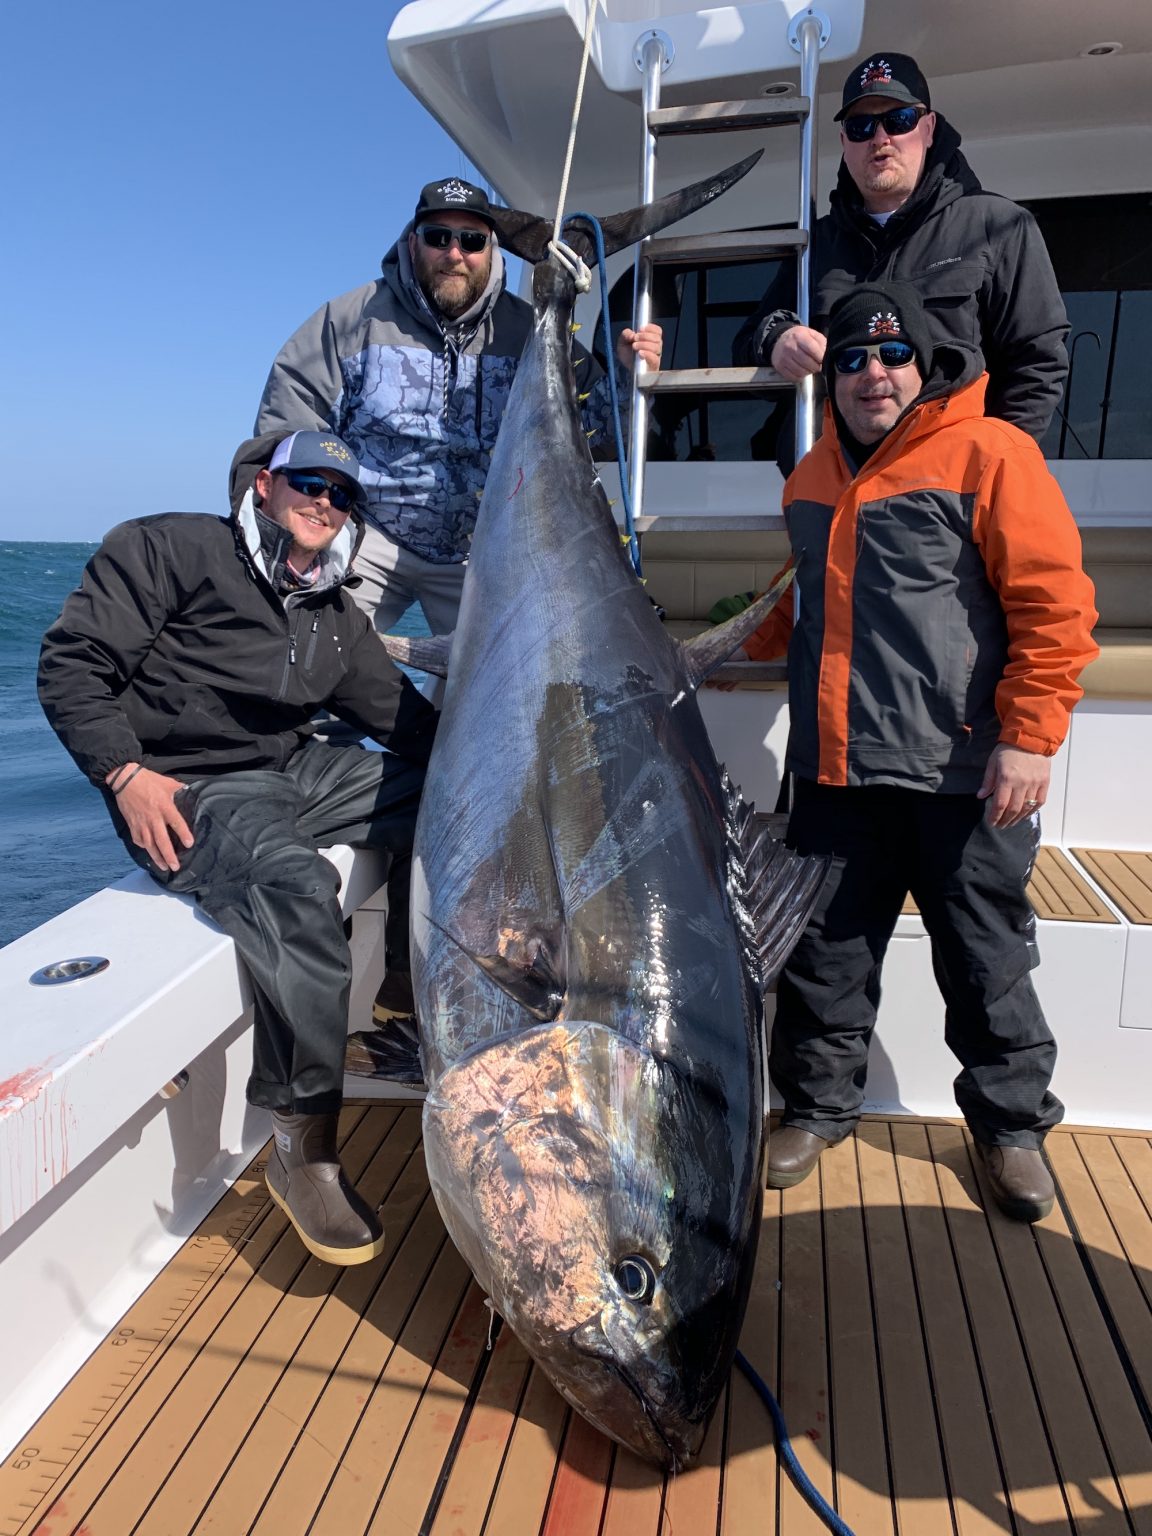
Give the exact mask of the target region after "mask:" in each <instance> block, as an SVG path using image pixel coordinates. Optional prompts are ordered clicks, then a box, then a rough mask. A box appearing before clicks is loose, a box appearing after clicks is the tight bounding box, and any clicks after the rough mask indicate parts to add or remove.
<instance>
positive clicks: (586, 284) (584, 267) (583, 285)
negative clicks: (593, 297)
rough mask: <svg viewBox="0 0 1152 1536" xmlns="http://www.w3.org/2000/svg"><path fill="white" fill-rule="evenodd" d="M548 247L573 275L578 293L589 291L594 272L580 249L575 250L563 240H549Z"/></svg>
mask: <svg viewBox="0 0 1152 1536" xmlns="http://www.w3.org/2000/svg"><path fill="white" fill-rule="evenodd" d="M548 249H549V250H550V251H551V253H552V255H553V256H555V258H556V260H557V261H558V262H559V263H560V265H561V266H562V267H563V268H564V269H565V270H566V271H567V272H569V273H571V275H572V281H573V282H574V283H575V284H576V292H577V293H587V292H588V290H589V289H590V288H591V286H592V273H591V272H590V271H589V269H588V263H587V262H586V261H585V260H584V258H583V256H581V254H580V252H579V251H574V250H573V249H572V247H571V246H570V245H565V243H564V241H563V240H549V242H548Z"/></svg>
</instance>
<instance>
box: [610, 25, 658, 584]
mask: <svg viewBox="0 0 1152 1536" xmlns="http://www.w3.org/2000/svg"><path fill="white" fill-rule="evenodd" d="M666 59H667V55H666V52H665V48H664V42H663V40H662V38H661V37H660V36H659V34H657V33H652V34H650V35H649V36H648V37H646V38H645V39H644V42H643V44H642V46H641V48H640V49H639V50H638V56H637V63H638V65H639V67H640V71H641V73H642V75H643V77H644V87H643V113H644V128H643V139H642V149H641V155H640V201H641V203H650V202H651V201H652V200H653V198H654V196H655V194H656V135H655V134H654V133H653V132H652V130H651V129H650V128H649V126H648V114H649V113H650V112H655V111H656V109H657V107H659V105H660V77H661V75H662V74H663V73H664V70H665V69H666V68H667V63H666ZM647 243H648V241H647V237H645V239H644V240H642V241H641V242H640V244H639V245H638V246H637V248H636V302H635V304H634V306H633V311H632V329H633V330H639V329H640V327H641V326H642V325H647V324H648V322H649V321H650V320H651V318H652V277H651V268H650V267H649V265H648V263H647V262H646V261H644V259H643V254H644V247H645V245H647ZM612 365H613V360H612V358H609V359H608V366H609V367H610V368H611V367H612ZM647 371H648V370H647V367H646V366H645V364H644V363H642V362H641V361H640V360H639V359H637V361H636V368H635V371H634V373H633V375H632V395H631V400H632V421H631V428H630V431H629V437H628V468H629V489H630V491H631V496H632V516H633V518H634V519H639V517H640V511H641V508H642V507H643V505H644V467H645V459H646V457H647V449H648V394H647V391H645V390H643V389H641V388H640V379H641V375H642V373H646V372H647ZM621 475H623V465H621ZM631 553H632V554H633V557H635V551H632V552H631Z"/></svg>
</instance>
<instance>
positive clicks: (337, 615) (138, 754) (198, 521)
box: [38, 434, 436, 785]
mask: <svg viewBox="0 0 1152 1536" xmlns="http://www.w3.org/2000/svg"><path fill="white" fill-rule="evenodd" d="M276 440H277V436H276V435H275V434H274V435H272V436H270V437H268V438H266V439H264V440H262V441H261V440H258V441H257V442H256V443H253V444H250V445H248V446H249V447H250V448H252V449H254V450H255V455H254V456H249V457H248V459H247V460H246V461H245V459H244V457H243V455H244V450H241V454H239V455H237V462H236V464H235V465H234V468H233V504H234V512H233V516H232V517H230V518H223V517H211V516H207V515H203V514H198V513H190V512H168V513H162V514H160V515H159V516H156V517H143V518H138V519H136V520H135V521H133V522H129V523H122V524H121V525H120V527H118V528H114V529H113V530H112V532H111V533H110V534H109V535H108V536H107V538H106V539H105V540H104V542H103V544H102V545H101V546H100V548H99V550H97V552H96V554H94V555H93V556H92V558H91V560H89V562H88V564H87V566H86V567H85V570H84V575H83V578H82V580H81V583H80V586H79V588H78V589H77V590H76V591H75V592H73V593H72V594H71V595H70V596H69V598H68V599H67V601H66V602H65V604H64V609H63V612H62V613H61V615H60V617H59V618H58V619H57V621H56V623H55V624H53V625H52V627H51V629H50V630H49V631H48V633H47V634H46V635H45V637H44V643H43V646H42V649H41V653H40V672H39V679H38V682H39V691H40V702H41V704H42V706H43V708H44V712H45V714H46V715H47V716H48V720H49V723H50V724H51V726H52V728H53V729H54V730H55V732H56V734H57V735H58V736H59V737H60V740H61V741H62V742H63V744H64V746H65V747H66V748H67V750H68V751H69V752H70V753H71V755H72V757H73V759H74V760H75V762H76V764H77V766H78V767H79V768H80V770H81V771H82V772H83V773H85V774H86V775H87V776H88V777H89V778H90V779H91V780H92V781H93V782H94V783H95V784H97V785H102V784H103V782H104V780H105V778H106V777H107V775H108V774H109V773H110V772H111V771H112V769H113V768H116V767H119V765H120V764H121V763H126V762H133V761H135V762H141V763H143V764H144V765H145V767H147V768H152V769H154V770H155V771H156V772H158V773H166V774H170V775H172V776H173V777H174V778H183V779H194V778H201V777H204V776H207V775H211V774H217V773H226V772H232V771H239V770H246V769H271V770H274V771H275V770H279V769H281V768H283V766H284V765H285V763H286V762H287V761H288V759H289V758H290V757H291V756H292V754H293V753H294V752H296V751H297V750H298V749H299V748H300V746H301V745H302V744H303V742H304V741H305V740H306V739H307V738H308V737H309V736H310V735H311V734H312V729H313V727H312V724H311V721H312V717H313V715H314V714H315V713H316V712H317V710H318V709H320V708H328V709H330V710H332V711H333V713H335V714H337V715H340V716H341V717H342V718H343V719H345V720H348V721H349V722H350V723H351V724H353V725H354V726H355V727H356V728H357V729H358V730H359V731H361V732H363V733H364V734H366V735H369V736H372V737H374V738H375V739H376V740H377V741H379V742H380V743H381V745H383V746H386V747H388V748H390V749H391V750H392V751H394V752H396V753H397V754H399V755H400V756H401V757H404V758H407V759H408V760H409V761H411V762H415V763H418V764H424V763H426V762H427V760H428V755H429V753H430V751H431V747H432V740H433V736H434V733H435V718H436V717H435V711H434V710H433V709H432V707H431V705H430V704H429V703H428V702H427V700H426V699H424V698H422V697H421V695H420V694H419V693H418V692H417V691H416V689H415V688H413V687H412V685H411V683H409V682H408V680H407V678H405V677H403V676H402V675H401V673H400V672H399V671H398V670H397V669H396V667H395V666H394V665H393V664H392V662H391V660H390V659H389V657H388V655H387V654H386V652H385V650H384V648H383V646H382V645H381V644H380V641H379V637H378V636H377V634H376V632H375V630H374V629H373V628H372V625H371V623H370V621H369V620H368V618H367V617H366V616H365V614H363V613H362V612H361V611H360V609H359V608H358V607H357V606H356V604H355V602H354V601H353V600H352V597H351V594H350V593H349V592H348V587H349V585H350V584H351V583H353V582H354V581H356V579H357V578H356V577H355V576H353V575H352V573H351V569H350V564H349V562H350V560H351V557H352V554H353V553H354V549H355V544H356V541H357V540H358V538H359V536H360V533H361V532H362V530H361V528H360V526H359V525H358V524H357V522H356V520H355V518H354V517H353V518H350V519H349V520H348V523H347V524H346V525H345V527H344V529H343V530H342V531H341V533H340V534H339V536H338V537H337V539H336V540H335V541H334V543H333V544H332V545H330V546H329V549H328V550H327V551H326V552H325V555H324V556H323V557H322V559H323V565H322V570H321V574H320V578H319V581H318V582H317V584H316V585H315V586H312V587H309V588H304V589H301V590H299V591H290V592H287V593H286V594H285V593H283V592H282V590H281V587H280V583H278V582H276V581H275V579H274V578H275V572H276V569H277V566H278V565H279V564H280V562H281V556H282V555H283V553H284V552H285V551H284V550H282V549H280V548H277V540H276V535H277V534H278V533H280V532H281V530H278V529H275V527H274V525H271V524H269V523H268V522H267V520H265V519H262V518H258V516H257V514H256V512H255V509H254V507H253V501H252V491H251V489H250V485H251V480H252V478H253V477H254V474H255V466H256V465H258V464H259V463H260V462H261V461H262V462H264V463H266V462H267V459H268V457H270V455H271V452H272V448H273V446H274V445H275V442H276ZM280 542H281V543H286V542H287V536H286V535H285V536H284V537H283V539H282V540H281V541H280Z"/></svg>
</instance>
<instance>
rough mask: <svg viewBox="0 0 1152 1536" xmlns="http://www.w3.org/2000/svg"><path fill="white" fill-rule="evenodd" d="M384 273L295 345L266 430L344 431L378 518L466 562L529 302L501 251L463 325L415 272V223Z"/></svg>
mask: <svg viewBox="0 0 1152 1536" xmlns="http://www.w3.org/2000/svg"><path fill="white" fill-rule="evenodd" d="M382 271H383V276H382V277H381V278H379V279H378V280H377V281H376V282H374V283H366V284H365V285H364V286H363V287H362V288H355V289H353V290H352V292H351V293H345V294H341V296H340V297H339V298H336V299H332V300H331V301H330V302H329V303H327V304H325V305H323V306H322V307H321V308H320V309H318V310H317V311H316V313H315V314H314V315H313V316H312V317H311V319H309V320H306V321H305V322H304V324H303V325H302V326H301V327H300V329H299V330H298V331H297V332H296V333H295V335H293V336H291V337H290V338H289V340H288V341H287V342H286V343H285V344H284V346H283V347H282V348H281V350H280V352H279V354H278V356H277V357H276V360H275V362H274V363H273V364H272V371H271V373H270V374H269V375H268V382H267V384H265V386H264V395H263V398H262V400H261V402H260V409H259V412H258V414H257V417H256V431H257V432H258V433H265V432H279V433H280V434H281V435H283V434H284V433H285V432H292V431H297V430H299V429H303V428H320V429H325V428H327V429H329V430H331V431H333V432H338V433H339V434H340V436H341V437H342V438H343V439H344V440H345V442H347V443H348V444H349V446H350V447H351V448H352V449H353V451H354V452H355V454H356V456H357V458H358V459H359V460H360V479H361V481H362V483H363V485H364V487H365V489H366V491H367V495H368V506H367V516H368V518H369V520H370V521H371V522H372V523H374V524H375V525H376V527H378V528H379V529H380V531H381V532H382V533H384V534H385V535H386V536H387V537H388V538H390V539H392V540H394V541H395V542H396V543H397V544H402V545H403V546H404V547H405V548H406V549H408V550H411V551H412V553H413V554H415V555H418V556H420V558H421V559H424V560H429V561H432V562H433V563H435V564H454V563H457V562H459V561H461V560H464V559H466V558H467V554H468V541H469V539H470V538H471V535H472V530H473V528H474V527H475V525H476V513H477V511H478V509H479V504H480V493H481V492H482V490H483V489H484V480H485V477H486V475H487V473H488V465H489V462H490V460H491V456H492V450H493V448H494V447H495V445H496V434H497V432H498V431H499V429H500V422H501V419H502V417H503V415H504V411H505V409H506V407H507V405H508V396H509V393H510V391H511V388H512V380H513V378H514V377H515V373H516V366H517V364H518V363H519V361H520V355H521V353H522V352H523V350H524V344H525V342H526V341H527V339H528V336H529V334H530V331H531V328H532V306H531V305H530V304H527V303H525V302H524V300H523V299H519V298H517V297H516V296H515V295H514V294H511V293H509V292H507V290H506V288H505V279H504V262H503V256H502V253H501V252H500V250H499V248H498V247H497V248H494V249H493V254H492V276H491V279H490V281H489V283H488V287H487V289H486V290H485V292H484V294H483V295H482V297H481V298H480V299H479V300H478V301H477V303H476V304H475V305H474V306H473V308H472V309H471V310H470V311H469V312H468V313H467V314H466V315H465V316H463V317H462V319H461V321H460V322H459V323H458V324H456V325H453V326H446V325H445V324H444V322H443V319H442V317H441V316H439V315H437V314H435V313H434V312H433V310H432V308H431V306H430V305H429V304H428V301H427V299H426V298H425V297H424V294H423V291H422V290H421V288H420V285H419V283H418V282H417V281H416V279H415V277H414V275H413V272H412V265H411V261H410V260H409V256H408V231H407V230H406V231H405V232H404V234H403V235H401V237H400V239H399V240H398V241H397V242H396V244H395V245H394V246H393V247H392V249H391V250H390V251H389V252H388V255H387V256H386V257H385V258H384V261H383V263H382ZM574 353H575V357H576V359H577V370H576V378H577V383H578V386H579V388H580V391H581V393H584V392H588V394H589V398H588V399H587V401H586V402H585V404H584V418H585V426H586V427H587V428H588V430H589V432H590V433H591V434H592V435H591V438H590V442H591V447H592V451H593V454H594V455H595V456H597V457H602V456H604V455H607V456H610V457H614V456H615V447H614V436H613V432H612V427H611V400H610V396H609V390H608V381H607V378H606V376H605V374H604V373H603V372H602V370H601V369H600V367H599V366H598V364H597V363H596V362H595V361H594V359H593V358H592V357H591V356H590V355H589V354H588V353H587V352H586V351H585V349H584V348H583V347H581V346H579V345H576V346H575V348H574ZM618 377H620V375H619V374H618ZM625 398H626V396H625ZM609 445H612V446H609Z"/></svg>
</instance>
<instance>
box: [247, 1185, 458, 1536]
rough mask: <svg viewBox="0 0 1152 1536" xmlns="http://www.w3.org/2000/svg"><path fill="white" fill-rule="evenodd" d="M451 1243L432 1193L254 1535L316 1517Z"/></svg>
mask: <svg viewBox="0 0 1152 1536" xmlns="http://www.w3.org/2000/svg"><path fill="white" fill-rule="evenodd" d="M446 1243H447V1239H446V1237H445V1234H444V1225H443V1223H442V1222H441V1220H440V1213H439V1211H437V1209H436V1206H435V1204H434V1202H433V1201H432V1198H431V1196H429V1197H428V1198H427V1199H426V1200H425V1202H424V1205H423V1206H422V1207H421V1209H420V1212H419V1214H418V1215H417V1217H416V1220H415V1221H414V1222H413V1224H412V1226H411V1228H410V1229H409V1231H408V1232H407V1234H406V1235H405V1238H404V1241H403V1243H402V1245H401V1248H400V1251H399V1252H398V1253H397V1255H396V1258H395V1261H394V1262H393V1264H392V1265H391V1267H390V1268H389V1269H388V1272H387V1273H386V1275H385V1276H384V1280H383V1282H382V1283H381V1285H380V1288H379V1289H378V1290H377V1292H376V1294H375V1295H374V1296H373V1297H372V1300H371V1302H370V1303H369V1305H368V1306H367V1308H366V1309H365V1311H364V1315H363V1317H362V1318H360V1319H359V1320H357V1322H356V1325H355V1327H354V1329H353V1332H352V1335H351V1337H350V1338H349V1340H348V1343H347V1345H346V1347H345V1349H344V1352H343V1355H342V1356H341V1358H340V1360H339V1362H338V1367H337V1369H335V1370H334V1371H333V1372H332V1374H331V1375H330V1376H329V1377H328V1378H327V1380H326V1381H325V1382H323V1384H322V1386H321V1390H320V1394H319V1397H318V1398H317V1400H316V1403H315V1406H314V1407H313V1409H312V1411H311V1413H310V1415H308V1416H307V1417H306V1418H303V1419H302V1420H301V1422H300V1427H299V1429H298V1432H297V1435H296V1438H295V1440H294V1442H293V1444H292V1447H291V1449H290V1451H289V1453H288V1455H287V1457H286V1458H285V1460H284V1462H283V1464H282V1465H281V1468H280V1472H279V1475H278V1477H277V1479H276V1483H275V1486H274V1487H273V1488H272V1490H271V1493H270V1495H269V1497H268V1499H267V1501H266V1502H265V1504H264V1505H263V1507H262V1509H261V1510H260V1513H259V1515H258V1517H257V1519H256V1521H255V1522H254V1524H253V1525H252V1527H251V1530H252V1533H253V1536H283V1532H285V1531H286V1530H288V1529H289V1528H290V1526H291V1523H292V1522H293V1521H294V1520H297V1519H299V1518H301V1517H302V1516H303V1517H306V1518H307V1519H308V1520H311V1518H312V1516H313V1515H314V1514H315V1512H316V1509H317V1507H318V1506H319V1504H320V1502H321V1500H322V1499H323V1497H324V1495H325V1492H326V1490H327V1488H328V1487H329V1485H330V1484H331V1483H332V1481H333V1479H334V1478H335V1477H336V1474H337V1470H338V1468H339V1466H340V1464H341V1462H342V1461H343V1459H344V1456H345V1454H346V1451H347V1447H348V1445H349V1444H350V1442H351V1440H352V1437H353V1435H354V1434H355V1432H356V1430H357V1427H358V1426H359V1424H360V1421H361V1419H362V1417H363V1415H364V1410H365V1406H366V1404H367V1403H368V1402H369V1400H370V1398H371V1395H372V1393H373V1391H374V1390H375V1388H376V1386H377V1383H378V1382H379V1381H380V1379H381V1377H382V1376H383V1374H384V1371H385V1369H386V1367H387V1365H388V1364H389V1362H390V1361H391V1358H392V1353H393V1350H394V1348H395V1344H396V1341H397V1339H398V1338H400V1337H401V1335H402V1332H403V1329H404V1328H405V1326H406V1325H407V1322H408V1320H409V1317H410V1316H411V1315H412V1313H413V1311H414V1308H415V1305H416V1301H417V1298H418V1297H419V1296H420V1295H421V1294H422V1293H423V1290H424V1287H425V1284H426V1282H427V1280H428V1277H429V1275H430V1273H431V1272H432V1270H433V1267H434V1266H435V1265H436V1264H437V1262H439V1261H440V1260H441V1258H442V1256H443V1254H444V1249H445V1245H446ZM446 1262H450V1260H449V1261H446ZM382 1477H383V1473H381V1478H382Z"/></svg>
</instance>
